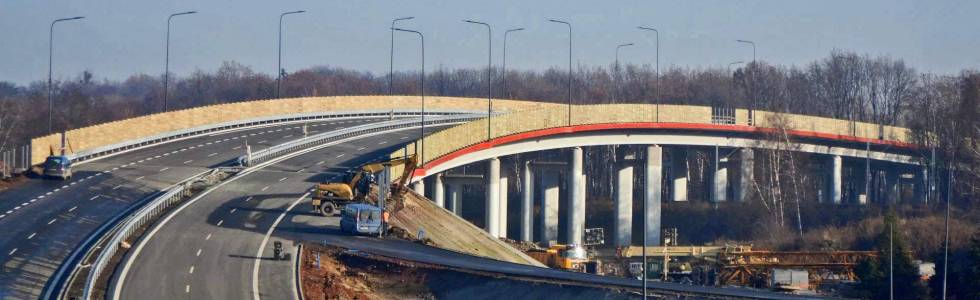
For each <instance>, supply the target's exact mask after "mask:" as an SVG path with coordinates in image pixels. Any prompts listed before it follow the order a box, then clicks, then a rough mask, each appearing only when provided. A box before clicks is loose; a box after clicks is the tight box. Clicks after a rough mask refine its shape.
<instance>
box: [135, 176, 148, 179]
mask: <svg viewBox="0 0 980 300" xmlns="http://www.w3.org/2000/svg"><path fill="white" fill-rule="evenodd" d="M145 177H146V176H140V177H136V180H141V179H143V178H145Z"/></svg>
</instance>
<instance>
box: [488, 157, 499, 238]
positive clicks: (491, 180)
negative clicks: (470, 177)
mask: <svg viewBox="0 0 980 300" xmlns="http://www.w3.org/2000/svg"><path fill="white" fill-rule="evenodd" d="M486 193H487V200H486V209H485V211H484V220H485V222H486V224H485V226H486V228H485V229H486V230H487V232H488V233H490V236H494V237H496V236H500V231H499V230H500V227H499V226H500V225H499V224H500V159H498V158H496V157H494V158H491V159H490V160H488V161H487V188H486Z"/></svg>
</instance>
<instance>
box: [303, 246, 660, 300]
mask: <svg viewBox="0 0 980 300" xmlns="http://www.w3.org/2000/svg"><path fill="white" fill-rule="evenodd" d="M302 255H303V257H302V259H303V260H302V261H303V263H302V267H301V268H302V270H301V276H302V278H301V280H302V282H301V284H302V287H303V294H304V297H305V299H503V298H508V299H546V298H547V299H639V298H641V297H640V294H639V293H636V292H635V291H629V290H620V289H606V288H600V287H590V286H580V285H569V284H568V283H562V282H550V281H543V280H529V279H526V278H516V277H509V276H501V275H499V274H490V273H481V272H475V271H467V270H457V269H452V268H447V267H444V266H437V265H430V264H424V263H418V262H412V261H408V260H402V259H397V258H391V257H385V256H377V255H372V254H368V253H366V252H360V251H357V250H347V249H343V248H339V247H333V246H321V245H308V246H306V247H304V250H303V253H302Z"/></svg>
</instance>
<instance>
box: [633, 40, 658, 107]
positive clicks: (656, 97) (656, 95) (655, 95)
mask: <svg viewBox="0 0 980 300" xmlns="http://www.w3.org/2000/svg"><path fill="white" fill-rule="evenodd" d="M636 28H637V29H640V30H646V31H653V33H654V34H655V35H656V38H657V40H656V41H657V54H656V65H657V67H656V73H655V74H656V81H657V92H656V94H654V98H655V99H656V101H657V102H656V103H657V112H656V116H655V118H656V119H655V121H656V122H660V97H659V96H660V31H658V30H657V29H656V28H651V27H644V26H637V27H636Z"/></svg>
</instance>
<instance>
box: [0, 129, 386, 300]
mask: <svg viewBox="0 0 980 300" xmlns="http://www.w3.org/2000/svg"><path fill="white" fill-rule="evenodd" d="M375 121H377V119H343V120H327V121H319V122H310V123H309V126H308V130H309V131H310V133H311V134H313V133H316V132H323V131H325V130H334V129H339V128H343V127H350V126H355V125H361V124H364V123H367V122H375ZM301 126H302V125H299V124H278V125H270V126H264V127H260V128H250V129H240V130H232V131H226V132H219V133H213V134H208V135H203V136H198V137H193V138H188V139H184V140H179V141H173V142H169V143H165V144H160V145H154V146H149V147H145V148H141V149H137V150H132V151H129V152H124V153H120V154H117V155H114V156H110V157H106V158H103V159H99V160H96V161H92V162H88V163H85V164H82V165H78V166H76V168H75V171H74V173H75V174H74V175H75V176H74V178H72V180H70V181H57V180H29V181H27V182H25V183H24V184H22V185H20V186H17V187H14V188H11V189H9V190H6V191H3V192H0V228H3V230H2V231H0V298H4V299H29V298H39V297H40V295H41V293H42V289H43V288H44V286H45V284H46V282H47V281H48V280H49V279H50V277H51V276H52V274H53V273H54V272H55V271H56V270H57V268H58V267H59V265H61V263H62V262H64V260H65V259H66V258H67V257H68V256H69V255H70V254H71V252H72V250H73V249H75V248H76V247H78V246H79V244H80V243H81V242H82V241H83V240H84V239H85V238H86V236H87V235H88V234H89V233H91V232H92V231H93V230H95V229H96V228H97V227H99V226H100V225H101V224H102V223H103V222H105V221H107V220H109V219H110V218H111V217H112V216H114V215H116V214H118V213H119V212H120V211H122V210H124V209H125V208H126V207H128V206H130V205H132V204H133V203H134V202H136V201H138V200H141V199H144V198H146V197H149V196H152V195H153V194H155V193H157V192H159V191H160V190H162V189H164V188H167V187H169V186H171V185H173V184H175V183H177V182H180V181H182V180H184V179H186V178H188V177H190V176H192V175H194V174H197V173H200V172H203V171H205V170H207V169H208V168H210V167H213V166H216V165H221V164H224V163H226V162H229V161H231V160H233V159H235V158H236V157H238V156H239V155H242V154H243V153H244V150H243V149H242V145H243V144H244V141H245V140H247V141H248V143H249V144H250V145H251V146H252V149H253V150H258V149H262V148H264V147H268V146H271V145H275V144H279V143H283V142H285V141H288V140H293V139H297V138H300V137H301V136H302V134H303V133H302V127H301Z"/></svg>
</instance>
